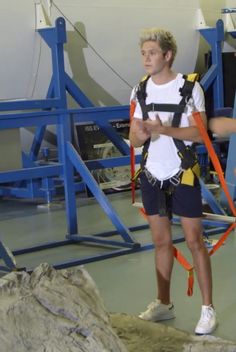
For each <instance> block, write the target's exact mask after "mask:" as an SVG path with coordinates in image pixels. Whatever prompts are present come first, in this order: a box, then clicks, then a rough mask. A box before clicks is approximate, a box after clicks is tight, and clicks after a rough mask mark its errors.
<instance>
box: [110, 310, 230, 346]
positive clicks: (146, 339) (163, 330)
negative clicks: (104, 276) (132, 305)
mask: <svg viewBox="0 0 236 352" xmlns="http://www.w3.org/2000/svg"><path fill="white" fill-rule="evenodd" d="M111 319H112V326H113V328H114V329H115V330H116V332H117V334H118V336H119V337H120V338H121V339H122V340H123V341H124V343H125V345H126V347H127V349H128V351H129V352H236V342H230V341H225V340H223V339H220V338H216V337H214V336H202V337H201V336H195V335H191V334H189V333H187V332H184V331H181V330H178V329H174V328H172V327H170V326H168V325H164V324H158V323H152V322H147V321H144V320H141V319H139V318H137V317H134V316H130V315H126V314H112V316H111Z"/></svg>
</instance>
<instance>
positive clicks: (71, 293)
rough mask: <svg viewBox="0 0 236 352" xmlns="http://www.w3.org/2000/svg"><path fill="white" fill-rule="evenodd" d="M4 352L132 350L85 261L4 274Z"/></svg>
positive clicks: (0, 287) (0, 349)
mask: <svg viewBox="0 0 236 352" xmlns="http://www.w3.org/2000/svg"><path fill="white" fill-rule="evenodd" d="M0 297H1V298H0V317H1V319H0V341H1V342H0V352H26V351H27V352H111V351H112V352H127V350H126V348H125V347H124V345H123V343H122V342H121V341H120V340H119V338H118V337H117V335H116V334H115V332H114V331H113V330H112V328H111V325H110V319H109V315H108V314H107V312H106V311H105V309H104V305H103V302H102V300H101V298H100V296H99V293H98V290H97V288H96V285H95V283H94V282H93V280H92V279H91V277H90V276H89V275H88V273H87V272H86V270H84V269H83V268H82V267H79V268H73V269H69V270H61V271H56V270H54V269H53V268H52V267H50V266H49V265H47V264H41V265H40V266H39V267H38V268H36V269H35V270H34V272H33V273H32V274H31V275H29V274H27V273H26V272H12V273H10V274H8V275H6V276H4V277H3V278H1V279H0Z"/></svg>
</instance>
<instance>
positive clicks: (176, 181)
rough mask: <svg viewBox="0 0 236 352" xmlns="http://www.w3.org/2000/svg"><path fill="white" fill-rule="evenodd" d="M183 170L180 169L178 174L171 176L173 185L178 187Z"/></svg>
mask: <svg viewBox="0 0 236 352" xmlns="http://www.w3.org/2000/svg"><path fill="white" fill-rule="evenodd" d="M182 172H183V171H182V170H179V172H177V174H176V175H174V176H172V177H171V178H170V183H172V185H173V186H175V187H177V186H178V185H179V184H180V176H181V174H182Z"/></svg>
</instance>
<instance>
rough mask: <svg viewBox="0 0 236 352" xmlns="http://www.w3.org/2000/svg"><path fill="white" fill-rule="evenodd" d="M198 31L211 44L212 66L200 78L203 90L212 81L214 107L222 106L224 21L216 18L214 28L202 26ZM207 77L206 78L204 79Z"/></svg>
mask: <svg viewBox="0 0 236 352" xmlns="http://www.w3.org/2000/svg"><path fill="white" fill-rule="evenodd" d="M199 32H200V33H201V34H202V36H203V37H204V39H205V40H206V41H207V42H208V43H209V44H210V46H211V53H212V67H211V68H210V69H209V72H208V73H209V75H208V73H207V74H206V75H205V76H204V79H203V80H201V84H202V85H203V88H204V90H206V89H207V88H208V87H209V86H210V84H211V83H213V95H214V102H213V103H214V109H217V108H220V107H222V106H224V92H223V69H222V50H221V45H222V42H223V41H224V23H223V21H222V20H218V21H217V23H216V28H204V29H200V30H199ZM206 77H207V79H206Z"/></svg>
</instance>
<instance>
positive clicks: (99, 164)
mask: <svg viewBox="0 0 236 352" xmlns="http://www.w3.org/2000/svg"><path fill="white" fill-rule="evenodd" d="M135 160H136V163H137V164H138V163H140V162H141V155H136V158H135ZM85 164H86V166H87V167H88V169H89V170H96V169H102V168H110V167H119V166H124V165H130V156H119V157H113V158H108V159H95V160H87V161H85Z"/></svg>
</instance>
